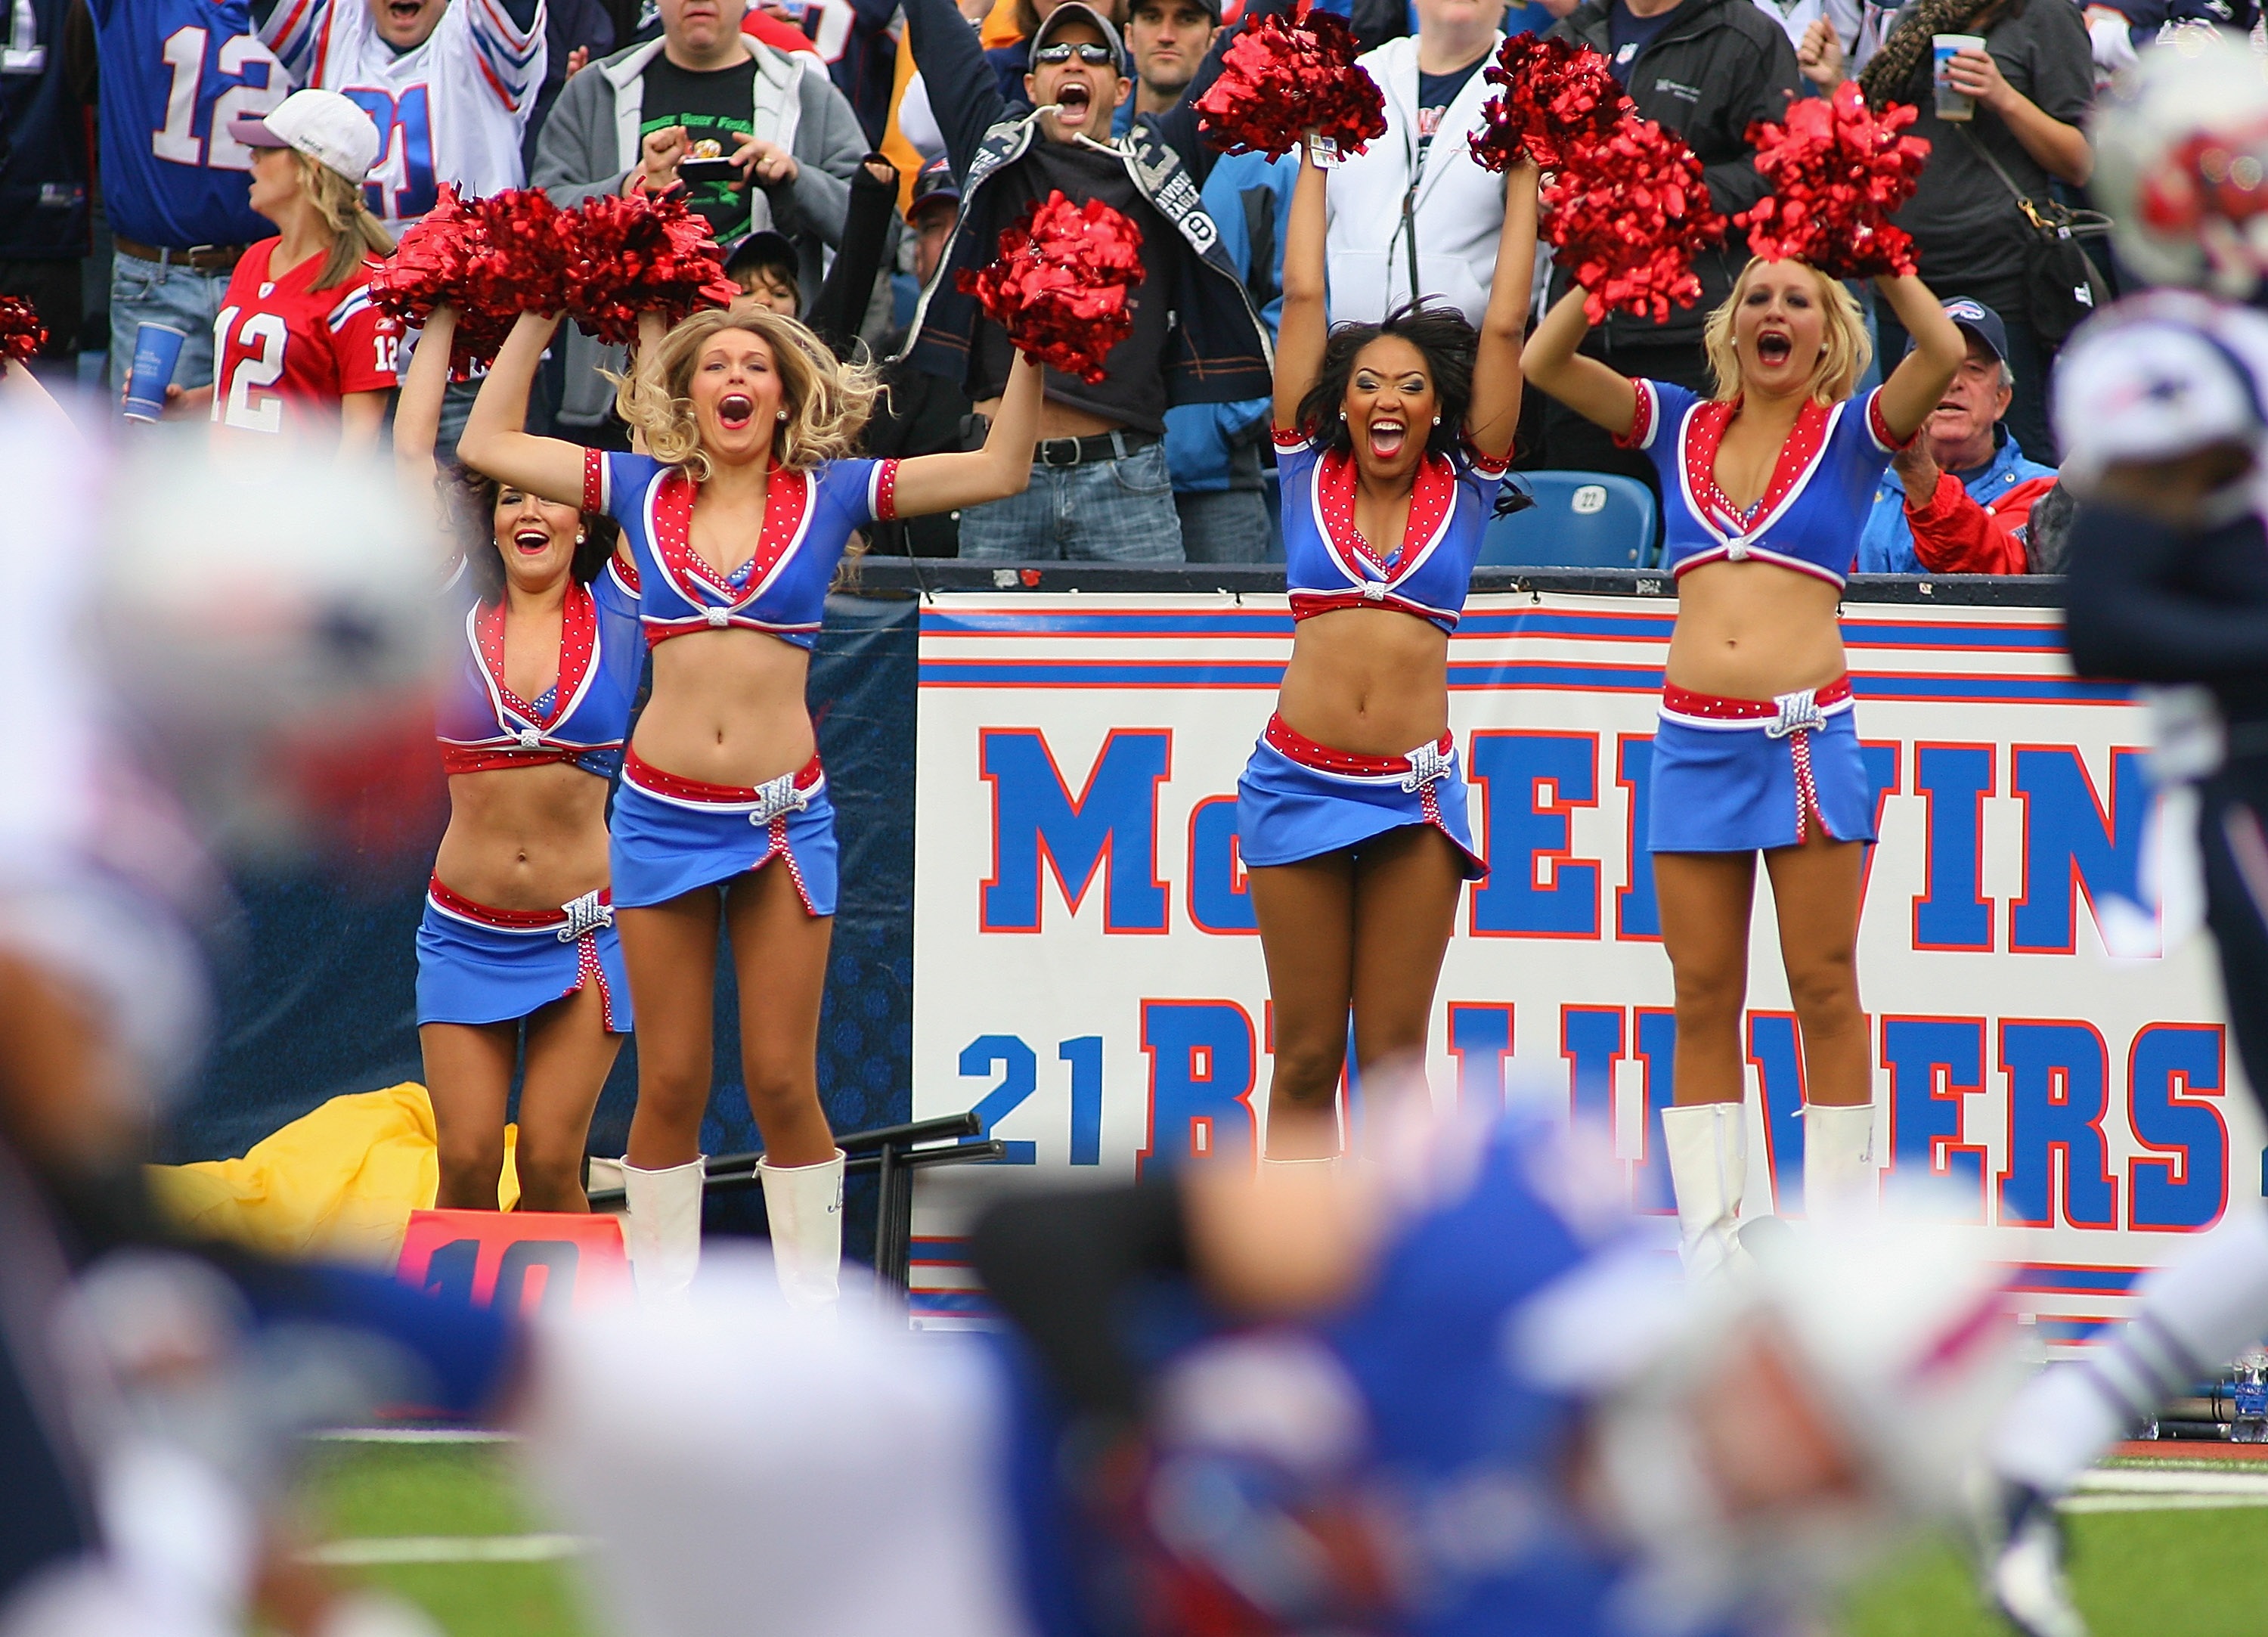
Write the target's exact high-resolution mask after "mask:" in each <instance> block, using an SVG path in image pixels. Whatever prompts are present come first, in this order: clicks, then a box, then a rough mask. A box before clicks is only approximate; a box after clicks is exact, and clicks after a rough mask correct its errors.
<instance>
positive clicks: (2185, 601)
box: [1980, 28, 2268, 1637]
mask: <svg viewBox="0 0 2268 1637" xmlns="http://www.w3.org/2000/svg"><path fill="white" fill-rule="evenodd" d="M2094 137H2095V146H2096V150H2097V152H2098V154H2099V156H2100V164H2099V166H2098V168H2097V170H2096V173H2095V186H2096V188H2097V197H2098V198H2099V199H2100V200H2101V201H2102V205H2103V207H2104V209H2105V210H2109V211H2110V214H2111V217H2112V219H2113V220H2114V221H2115V222H2116V223H2117V225H2118V238H2117V244H2118V250H2119V254H2120V255H2121V256H2122V257H2123V258H2124V262H2125V263H2126V265H2127V266H2128V267H2130V268H2132V269H2134V270H2135V271H2136V272H2138V273H2139V274H2140V275H2142V276H2143V277H2147V278H2151V279H2154V280H2156V281H2159V282H2161V283H2162V284H2174V285H2187V286H2191V287H2193V288H2194V289H2197V290H2205V291H2212V292H2213V296H2215V297H2220V298H2225V299H2227V300H2216V299H2208V298H2207V297H2206V296H2205V295H2201V294H2192V293H2190V292H2189V291H2181V290H2161V291H2152V292H2150V293H2147V294H2144V295H2139V296H2135V297H2132V298H2131V299H2128V300H2125V301H2122V302H2120V303H2119V304H2118V305H2117V306H2115V307H2113V308H2111V309H2110V311H2109V312H2108V313H2104V314H2103V315H2102V317H2100V318H2098V319H2095V320H2094V321H2090V322H2089V323H2088V325H2087V327H2086V328H2084V329H2082V330H2080V332H2079V334H2078V336H2077V337H2076V338H2075V339H2074V341H2073V344H2072V345H2071V346H2069V347H2068V348H2066V350H2065V352H2064V355H2063V358H2062V360H2061V362H2060V363H2059V365H2058V368H2057V403H2056V415H2057V419H2058V423H2059V428H2060V431H2061V433H2062V439H2063V446H2064V451H2065V457H2064V458H2065V464H2064V468H2063V480H2064V483H2066V486H2068V487H2069V488H2070V489H2071V490H2072V491H2073V493H2074V494H2076V495H2077V496H2078V497H2079V499H2080V511H2079V514H2078V517H2077V520H2076V521H2075V522H2074V523H2073V528H2072V534H2071V551H2070V564H2069V576H2070V579H2069V591H2068V594H2069V598H2070V609H2069V615H2068V620H2067V630H2068V636H2069V641H2070V645H2071V657H2072V663H2073V667H2075V668H2076V669H2077V670H2078V672H2079V673H2080V675H2082V676H2101V677H2112V678H2117V679H2120V680H2123V681H2127V682H2149V683H2156V684H2161V685H2165V684H2175V685H2179V684H2194V685H2193V686H2188V687H2179V686H2176V688H2175V689H2172V690H2170V691H2169V692H2168V693H2166V694H2165V695H2163V696H2162V697H2161V699H2160V700H2159V701H2158V704H2159V705H2160V707H2161V711H2160V722H2161V728H2162V727H2165V726H2177V727H2178V728H2179V729H2180V731H2179V732H2177V733H2175V734H2166V733H2163V732H2161V734H2160V735H2159V737H2160V739H2161V744H2160V746H2159V748H2158V751H2157V756H2156V761H2157V768H2156V772H2157V776H2158V777H2159V778H2161V780H2169V781H2176V782H2194V784H2195V786H2196V788H2195V793H2194V796H2193V798H2191V799H2190V801H2191V805H2193V807H2194V811H2195V813H2196V816H2197V830H2196V837H2197V853H2196V859H2195V861H2196V862H2197V863H2198V864H2199V865H2201V866H2202V875H2203V884H2204V889H2205V922H2206V925H2209V926H2210V927H2211V928H2212V930H2213V940H2214V941H2215V942H2216V943H2217V944H2218V945H2219V947H2220V967H2221V977H2222V983H2223V984H2224V987H2225V988H2226V991H2227V1000H2228V1018H2229V1022H2230V1026H2231V1029H2232V1031H2233V1033H2234V1035H2235V1043H2236V1049H2237V1052H2238V1055H2239V1056H2240V1057H2241V1058H2242V1061H2243V1064H2244V1071H2245V1080H2246V1083H2247V1084H2249V1085H2250V1087H2251V1088H2252V1089H2253V1093H2254V1095H2256V1096H2259V1095H2263V1093H2264V1091H2268V830H2264V824H2268V521H2264V515H2268V513H2264V502H2268V488H2264V484H2268V471H2264V468H2263V466H2262V459H2261V457H2262V454H2263V452H2264V449H2268V423H2264V418H2263V413H2262V403H2263V395H2264V393H2268V319H2264V318H2263V317H2262V316H2261V315H2260V314H2259V313H2257V311H2253V310H2250V309H2249V308H2247V307H2242V306H2233V305H2228V301H2233V300H2246V301H2250V302H2254V303H2257V302H2258V300H2259V299H2260V298H2261V296H2262V294H2263V293H2264V289H2268V195H2263V194H2262V193H2261V191H2260V190H2259V189H2258V188H2253V189H2251V190H2250V191H2248V190H2247V189H2245V188H2242V187H2241V186H2240V185H2239V183H2238V182H2237V181H2231V180H2230V179H2231V178H2233V177H2234V178H2242V177H2243V176H2244V175H2245V174H2246V173H2247V172H2248V170H2249V172H2250V173H2251V174H2252V175H2253V176H2255V177H2256V178H2257V175H2258V174H2259V167H2260V166H2261V164H2262V162H2263V161H2268V70H2264V67H2263V63H2262V60H2261V59H2260V58H2259V57H2257V56H2256V55H2254V54H2253V53H2252V51H2251V49H2250V47H2249V46H2248V45H2247V44H2246V42H2245V41H2244V39H2243V37H2242V36H2241V35H2237V34H2234V33H2225V32H2218V31H2215V30H2212V29H2206V28H2198V29H2185V30H2183V31H2182V32H2181V33H2178V34H2176V35H2175V36H2174V38H2173V39H2172V40H2171V41H2169V42H2168V43H2166V44H2164V45H2161V46H2155V47H2153V48H2150V49H2148V50H2147V51H2145V52H2144V53H2143V54H2142V57H2141V61H2140V63H2139V66H2138V67H2137V68H2136V69H2135V70H2132V71H2130V72H2129V73H2128V74H2127V75H2125V76H2124V77H2121V79H2120V80H2119V81H2118V82H2117V84H2116V85H2114V87H2113V89H2112V92H2111V93H2110V96H2109V97H2108V98H2107V99H2106V100H2104V102H2103V103H2102V107H2101V111H2100V114H2099V116H2098V118H2097V120H2096V122H2095V130H2094ZM2178 810H2183V809H2178V808H2176V807H2173V806H2171V805H2170V804H2169V808H2168V813H2169V819H2168V822H2169V823H2170V822H2173V821H2172V820H2171V817H2170V815H2171V814H2172V813H2173V812H2175V811H2178ZM2170 896H2171V895H2169V897H2170ZM2169 938H2170V934H2169ZM2169 953H2170V951H2169ZM2137 1294H2138V1295H2139V1298H2140V1303H2141V1308H2140V1311H2139V1314H2138V1315H2137V1316H2136V1317H2135V1319H2134V1321H2133V1322H2132V1324H2128V1325H2127V1326H2126V1327H2125V1328H2124V1330H2122V1331H2119V1332H2117V1334H2116V1335H2115V1336H2113V1337H2112V1338H2110V1339H2109V1340H2108V1341H2106V1342H2104V1343H2103V1344H2102V1346H2098V1347H2095V1348H2094V1349H2091V1350H2090V1353H2089V1355H2088V1358H2086V1359H2085V1360H2081V1361H2078V1362H2074V1363H2071V1364H2066V1365H2063V1366H2059V1367H2058V1368H2055V1369H2051V1370H2049V1371H2047V1372H2046V1373H2045V1374H2043V1375H2041V1376H2040V1377H2039V1379H2038V1380H2037V1381H2036V1382H2035V1383H2033V1384H2032V1385H2031V1386H2030V1387H2029V1388H2028V1389H2027V1390H2025V1392H2024V1394H2023V1396H2022V1397H2021V1398H2020V1399H2019V1400H2018V1401H2017V1403H2016V1404H2015V1405H2014V1407H2013V1409H2012V1410H2011V1412H2010V1413H2009V1415H2008V1417H2007V1420H2006V1422H2005V1424H2004V1425H2003V1426H2002V1427H2000V1428H1999V1430H1998V1432H1997V1433H1996V1434H1995V1437H1994V1440H1993V1443H1992V1464H1993V1466H1994V1467H1995V1469H1996V1470H1997V1471H1998V1473H1999V1478H2000V1484H1999V1488H1998V1490H1997V1492H1996V1493H1994V1494H1992V1496H1990V1497H1988V1498H1987V1499H1988V1504H1987V1506H1986V1507H1985V1508H1983V1514H1982V1516H1981V1520H1980V1521H1981V1522H1982V1523H1983V1524H1984V1526H1985V1547H1986V1564H1985V1582H1986V1589H1987V1592H1988V1594H1989V1595H1990V1596H1991V1597H1992V1601H1993V1602H1994V1603H1995V1604H1997V1605H1998V1606H1999V1609H2000V1611H2002V1612H2003V1613H2004V1614H2006V1615H2007V1616H2008V1618H2009V1619H2012V1620H2013V1621H2014V1623H2015V1624H2016V1625H2017V1626H2019V1627H2020V1628H2021V1630H2023V1631H2024V1632H2026V1633H2030V1637H2084V1633H2085V1631H2086V1625H2085V1622H2084V1621H2082V1620H2081V1619H2080V1616H2079V1612H2078V1611H2077V1609H2076V1608H2075V1607H2074V1606H2073V1604H2072V1602H2071V1598H2070V1595H2069V1591H2068V1589H2067V1588H2066V1585H2065V1583H2064V1576H2063V1568H2062V1537H2061V1534H2060V1531H2059V1530H2058V1525H2057V1523H2056V1520H2055V1514H2054V1510H2053V1503H2054V1501H2055V1498H2056V1497H2057V1496H2058V1494H2060V1493H2062V1492H2063V1491H2064V1490H2066V1489H2067V1488H2068V1487H2070V1486H2071V1484H2072V1482H2073V1480H2074V1479H2075V1478H2077V1477H2078V1476H2079V1474H2080V1472H2081V1471H2084V1470H2085V1469H2086V1468H2087V1467H2088V1466H2089V1465H2091V1464H2093V1463H2094V1462H2095V1460H2096V1458H2097V1457H2099V1456H2101V1455H2102V1453H2103V1451H2104V1450H2105V1449H2108V1448H2109V1447H2110V1444H2111V1442H2113V1441H2114V1440H2116V1439H2117V1438H2118V1437H2120V1436H2121V1435H2122V1434H2124V1433H2125V1432H2126V1431H2127V1430H2128V1429H2129V1428H2131V1427H2132V1426H2133V1425H2134V1424H2135V1423H2136V1422H2138V1421H2140V1420H2142V1419H2147V1417H2149V1416H2151V1415H2153V1414H2154V1413H2155V1412H2156V1410H2157V1407H2158V1405H2160V1404H2161V1403H2162V1402H2163V1401H2164V1400H2165V1399H2166V1398H2167V1397H2170V1396H2171V1395H2173V1394H2176V1393H2181V1392H2187V1391H2189V1390H2191V1385H2192V1384H2193V1383H2197V1382H2199V1381H2202V1380H2205V1379H2206V1378H2208V1377H2210V1376H2212V1375H2214V1374H2215V1373H2216V1372H2217V1371H2218V1370H2219V1369H2220V1368H2221V1367H2222V1366H2223V1365H2224V1364H2226V1363H2228V1361H2229V1360H2232V1359H2234V1358H2235V1357H2236V1356H2237V1355H2238V1354H2240V1353H2243V1352H2244V1351H2245V1350H2246V1349H2247V1348H2249V1347H2250V1346H2254V1345H2255V1344H2256V1343H2257V1342H2258V1341H2259V1339H2260V1338H2261V1337H2262V1336H2263V1335H2264V1334H2268V1220H2264V1218H2263V1216H2262V1214H2261V1213H2260V1212H2259V1210H2258V1209H2257V1206H2255V1207H2251V1208H2248V1209H2244V1210H2242V1211H2238V1210H2232V1211H2231V1212H2230V1213H2229V1216H2228V1220H2225V1221H2224V1222H2223V1223H2222V1224H2221V1226H2220V1227H2219V1228H2216V1229H2214V1230H2213V1232H2212V1233H2210V1234H2208V1235H2205V1236H2204V1237H2203V1238H2202V1239H2200V1240H2199V1242H2198V1243H2197V1244H2195V1245H2194V1246H2192V1247H2191V1248H2190V1249H2189V1250H2188V1251H2187V1252H2186V1253H2185V1254H2183V1257H2181V1259H2180V1260H2178V1261H2176V1262H2175V1263H2174V1264H2173V1265H2171V1266H2169V1267H2168V1268H2166V1269H2165V1270H2164V1271H2163V1272H2160V1273H2157V1274H2155V1275H2154V1276H2153V1277H2152V1278H2151V1279H2148V1280H2147V1281H2146V1282H2145V1283H2144V1284H2143V1285H2142V1286H2141V1287H2140V1288H2139V1291H2138V1292H2137Z"/></svg>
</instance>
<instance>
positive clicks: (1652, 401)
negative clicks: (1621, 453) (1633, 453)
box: [1615, 380, 1661, 449]
mask: <svg viewBox="0 0 2268 1637" xmlns="http://www.w3.org/2000/svg"><path fill="white" fill-rule="evenodd" d="M1631 387H1632V388H1633V389H1634V390H1635V391H1636V392H1637V394H1638V412H1637V414H1635V415H1633V416H1632V417H1631V428H1630V431H1626V432H1624V433H1623V434H1622V435H1621V436H1619V437H1617V438H1616V439H1615V446H1616V447H1617V448H1620V449H1652V448H1653V436H1654V434H1655V433H1656V432H1658V431H1661V388H1660V387H1656V386H1655V385H1654V384H1653V382H1652V381H1650V380H1634V381H1632V382H1631Z"/></svg>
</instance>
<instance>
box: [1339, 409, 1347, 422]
mask: <svg viewBox="0 0 2268 1637" xmlns="http://www.w3.org/2000/svg"><path fill="white" fill-rule="evenodd" d="M1339 419H1341V420H1344V419H1346V411H1345V410H1344V409H1341V410H1340V411H1339Z"/></svg>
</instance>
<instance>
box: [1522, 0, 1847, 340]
mask: <svg viewBox="0 0 2268 1637" xmlns="http://www.w3.org/2000/svg"><path fill="white" fill-rule="evenodd" d="M1610 4H1611V0H1585V4H1582V5H1580V6H1579V7H1577V8H1576V9H1575V10H1574V11H1571V12H1569V13H1568V14H1567V15H1566V16H1565V17H1564V18H1561V19H1560V21H1559V23H1558V26H1557V27H1555V28H1553V29H1552V31H1551V38H1553V39H1555V40H1572V41H1579V42H1580V43H1581V44H1583V45H1587V46H1588V47H1590V48H1592V49H1593V50H1594V51H1597V52H1599V53H1600V54H1601V55H1609V56H1610V55H1613V51H1614V48H1613V46H1612V45H1611V44H1610V43H1609V40H1608V32H1607V16H1608V11H1609V5H1610ZM1802 84H1803V81H1802V77H1801V75H1800V73H1799V72H1798V71H1797V70H1796V66H1795V48H1794V47H1793V46H1791V45H1789V44H1788V42H1787V34H1786V32H1785V31H1784V30H1783V29H1782V28H1781V27H1780V26H1779V25H1778V23H1777V22H1775V21H1774V20H1773V19H1772V18H1769V17H1767V16H1765V15H1764V12H1763V11H1760V10H1758V9H1757V7H1756V6H1755V5H1754V4H1751V3H1750V0H1684V4H1683V5H1681V6H1680V7H1679V8H1678V10H1677V15H1676V16H1675V18H1673V19H1672V20H1671V22H1670V24H1669V26H1668V27H1667V28H1665V29H1663V30H1662V31H1661V33H1659V34H1657V35H1655V36H1654V39H1653V44H1652V45H1649V46H1648V47H1646V49H1645V50H1643V51H1641V52H1639V53H1638V60H1637V61H1636V62H1634V63H1631V66H1630V72H1629V73H1628V74H1627V75H1626V76H1625V77H1624V89H1625V90H1626V91H1628V92H1630V97H1631V101H1633V102H1635V103H1637V104H1638V114H1639V115H1640V116H1641V117H1642V118H1645V119H1649V120H1653V121H1654V122H1656V123H1658V124H1660V125H1661V126H1662V127H1663V128H1664V129H1668V130H1674V131H1675V132H1677V133H1678V135H1680V136H1683V137H1684V138H1685V140H1686V143H1687V144H1689V145H1690V147H1691V148H1692V150H1693V151H1694V153H1695V154H1696V155H1697V157H1698V158H1699V159H1700V160H1701V164H1702V166H1703V167H1704V173H1705V175H1706V177H1707V179H1708V182H1709V197H1710V202H1711V203H1713V204H1714V205H1715V206H1716V207H1717V209H1718V210H1721V211H1723V212H1724V213H1725V214H1726V215H1727V216H1728V217H1729V216H1731V215H1732V214H1733V213H1734V211H1735V210H1747V209H1748V208H1749V206H1750V205H1752V204H1754V203H1756V201H1757V200H1759V199H1761V198H1763V197H1764V195H1765V193H1766V192H1767V191H1768V189H1767V188H1766V187H1765V185H1764V177H1763V176H1762V175H1761V174H1759V173H1757V170H1756V165H1755V163H1754V158H1755V151H1754V150H1753V149H1751V148H1750V147H1749V143H1748V131H1749V126H1750V125H1752V124H1754V123H1755V122H1756V121H1758V120H1780V119H1784V118H1786V114H1787V105H1788V100H1789V98H1791V97H1793V96H1794V95H1796V94H1797V93H1798V92H1800V89H1801V86H1802ZM1748 260H1749V244H1748V234H1747V233H1746V232H1743V231H1742V229H1740V228H1737V227H1735V228H1732V229H1730V230H1729V231H1728V232H1727V233H1726V235H1725V242H1724V244H1723V245H1722V246H1721V247H1719V248H1718V249H1715V250H1705V251H1703V252H1702V253H1701V254H1699V255H1697V256H1696V257H1695V258H1694V260H1693V270H1694V271H1695V272H1696V273H1697V274H1699V275H1700V277H1701V299H1700V300H1698V301H1697V302H1696V303H1694V305H1693V306H1690V307H1673V308H1671V309H1670V313H1669V318H1668V322H1666V323H1663V324H1660V325H1655V324H1653V323H1650V322H1648V321H1646V320H1645V319H1640V318H1632V317H1631V316H1630V315H1629V314H1628V313H1615V314H1613V315H1612V316H1610V317H1609V319H1608V320H1607V322H1606V324H1605V325H1604V326H1603V328H1604V330H1605V332H1606V334H1605V339H1606V340H1607V342H1608V343H1609V344H1610V345H1614V346H1630V345H1645V344H1649V343H1664V342H1675V343H1691V344H1693V345H1694V346H1696V347H1697V346H1699V345H1700V342H1701V327H1702V324H1703V323H1704V321H1706V319H1707V318H1708V316H1709V313H1711V312H1712V310H1713V309H1714V308H1716V307H1717V306H1719V305H1720V304H1721V303H1722V302H1723V301H1724V299H1726V297H1727V296H1729V295H1731V294H1732V293H1733V281H1734V279H1735V278H1736V277H1739V276H1740V271H1741V269H1742V267H1744V266H1746V265H1747V264H1748ZM1566 288H1567V276H1566V274H1565V272H1555V273H1554V274H1553V275H1552V279H1551V293H1552V297H1553V299H1557V298H1558V297H1559V296H1560V295H1561V294H1563V293H1564V292H1565V290H1566Z"/></svg>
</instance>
